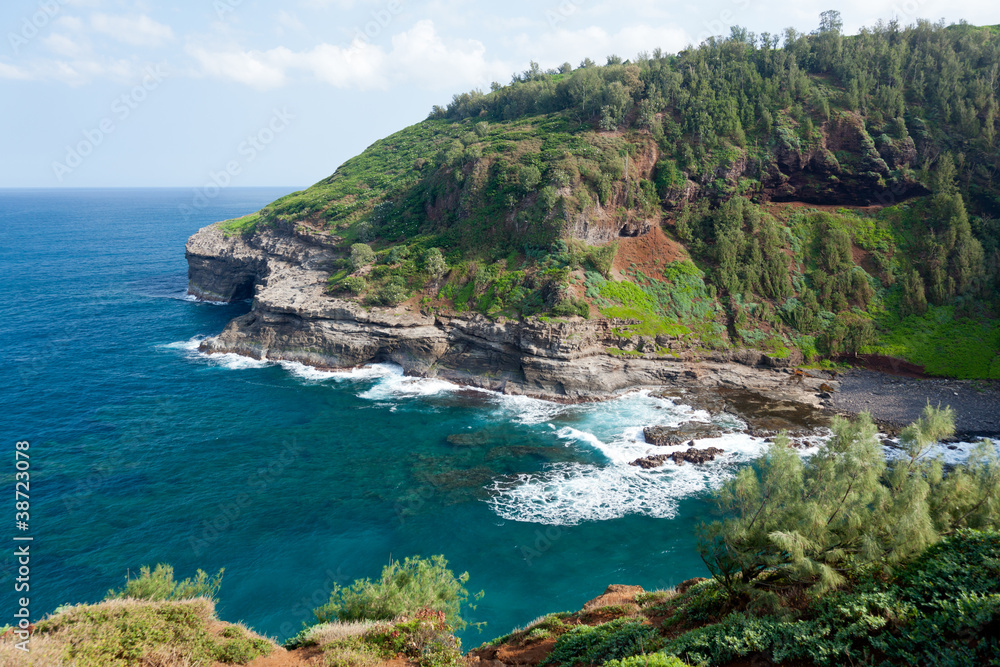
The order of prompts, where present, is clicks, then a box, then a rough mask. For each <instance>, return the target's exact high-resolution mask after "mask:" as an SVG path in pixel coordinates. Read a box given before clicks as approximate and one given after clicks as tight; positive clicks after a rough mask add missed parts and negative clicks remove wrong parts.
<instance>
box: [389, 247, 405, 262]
mask: <svg viewBox="0 0 1000 667" xmlns="http://www.w3.org/2000/svg"><path fill="white" fill-rule="evenodd" d="M409 256H410V249H409V248H407V247H406V246H405V245H394V246H392V247H391V248H390V249H389V254H388V255H386V258H385V259H386V261H387V262H388V263H389V264H399V263H400V262H402V261H404V260H405V259H406V258H407V257H409Z"/></svg>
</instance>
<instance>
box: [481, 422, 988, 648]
mask: <svg viewBox="0 0 1000 667" xmlns="http://www.w3.org/2000/svg"><path fill="white" fill-rule="evenodd" d="M833 430H834V436H833V438H831V439H830V441H829V442H828V443H826V444H825V445H824V446H822V447H821V448H820V451H819V453H818V454H816V455H815V456H813V457H811V458H810V459H808V460H804V459H803V458H802V457H801V456H800V454H798V453H797V452H795V451H794V450H793V449H792V448H791V447H789V446H788V444H787V442H786V441H784V440H783V439H782V438H779V439H777V440H776V441H775V443H774V444H773V445H772V446H771V447H770V450H769V451H768V453H767V454H766V455H765V457H764V458H762V459H761V460H760V461H758V462H757V463H755V464H754V465H752V466H750V467H747V468H745V469H743V470H742V471H741V472H740V474H739V475H738V476H737V477H736V478H735V479H733V480H731V481H730V482H728V483H727V484H726V485H725V486H724V487H723V488H722V489H721V490H720V491H719V492H718V494H717V495H716V502H717V506H718V509H719V512H720V514H721V518H720V520H718V521H716V522H714V523H711V524H708V525H705V526H703V528H702V531H701V553H702V557H703V559H704V560H705V563H706V565H707V566H708V568H709V570H710V571H711V572H712V575H713V578H712V579H710V580H702V581H700V582H697V583H695V582H689V583H687V584H685V586H683V587H682V588H684V591H683V592H682V593H678V592H677V591H663V592H656V593H649V594H642V595H639V596H633V599H632V600H631V601H629V602H627V603H625V604H617V605H614V606H611V607H604V608H595V609H590V610H589V611H585V612H581V613H577V614H555V615H551V616H548V617H545V618H543V619H540V620H539V621H537V622H535V623H533V624H531V625H530V626H528V627H527V628H525V629H524V630H519V631H516V632H515V633H512V634H511V635H508V636H505V637H501V638H498V639H496V640H494V641H493V642H492V643H491V645H492V646H493V647H496V646H500V645H504V646H506V647H508V649H514V650H519V649H520V650H523V649H525V648H526V647H530V646H533V645H538V644H539V642H544V641H551V640H552V639H553V638H555V639H556V641H555V642H554V643H553V644H552V646H551V650H550V652H549V653H548V654H547V657H546V658H545V660H544V661H543V662H542V663H541V664H546V665H549V664H551V665H567V666H570V665H599V664H605V665H613V666H614V667H625V666H627V667H639V666H640V665H655V666H658V667H660V666H662V667H668V666H673V665H679V664H681V662H680V661H681V660H683V661H685V662H687V663H689V664H692V665H728V664H731V663H738V664H747V663H746V662H740V661H760V662H761V663H762V664H788V665H793V664H794V665H798V666H813V665H815V666H817V667H827V666H829V667H833V666H837V665H844V664H850V665H948V666H960V665H961V666H968V667H974V666H977V667H978V666H982V665H997V664H1000V634H998V633H997V630H996V628H997V627H998V624H1000V578H998V575H1000V532H997V531H998V529H1000V487H998V482H1000V463H998V461H997V458H996V449H995V447H994V446H993V445H992V444H989V445H985V444H984V445H983V446H981V447H980V448H979V449H978V450H977V451H976V453H975V454H974V455H973V456H972V458H970V460H969V461H968V462H967V463H965V464H962V465H960V466H957V467H956V468H954V469H953V470H950V471H948V472H947V474H945V472H944V469H943V464H942V462H941V461H940V460H939V459H937V458H936V457H933V456H930V455H929V451H930V448H931V446H932V445H933V444H935V443H936V442H937V441H938V440H939V439H940V438H943V437H947V436H948V435H949V434H950V433H951V431H952V430H953V415H952V414H951V412H950V411H949V410H947V409H934V408H930V407H928V408H927V410H926V411H925V413H924V416H923V417H922V418H921V419H920V420H919V421H918V422H917V423H916V424H914V425H912V426H911V427H909V428H908V429H907V430H906V431H905V432H904V434H903V437H902V441H903V443H904V450H903V451H902V452H901V453H900V455H899V456H897V457H893V458H891V459H890V460H889V461H886V459H885V457H884V454H883V451H882V448H881V446H880V445H879V443H878V441H877V439H876V437H875V436H876V431H875V429H874V428H873V427H872V424H871V421H870V420H869V419H868V418H867V416H862V417H861V418H860V419H859V420H858V421H856V422H853V423H852V422H847V421H843V420H841V421H838V422H836V423H835V424H834V427H833ZM692 584H693V585H692ZM489 649H490V646H489V645H488V646H485V647H483V648H481V649H480V651H481V652H483V654H484V655H487V656H488V655H490V653H489Z"/></svg>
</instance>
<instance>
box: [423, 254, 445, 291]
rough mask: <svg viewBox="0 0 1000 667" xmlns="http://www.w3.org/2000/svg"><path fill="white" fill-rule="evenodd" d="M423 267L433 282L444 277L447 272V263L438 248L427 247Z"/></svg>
mask: <svg viewBox="0 0 1000 667" xmlns="http://www.w3.org/2000/svg"><path fill="white" fill-rule="evenodd" d="M424 268H425V269H426V270H427V274H428V275H429V276H430V278H431V281H432V282H434V283H437V282H439V281H440V280H441V279H442V278H444V274H445V273H447V272H448V264H447V263H446V262H445V261H444V256H443V255H442V254H441V250H440V249H438V248H428V249H427V252H425V253H424Z"/></svg>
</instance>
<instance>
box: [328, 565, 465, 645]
mask: <svg viewBox="0 0 1000 667" xmlns="http://www.w3.org/2000/svg"><path fill="white" fill-rule="evenodd" d="M468 580H469V574H468V573H464V574H462V575H461V576H458V577H456V576H455V575H454V574H453V573H452V572H451V570H449V569H448V561H446V560H445V559H444V556H431V557H430V558H421V557H419V556H414V557H409V558H406V559H405V560H404V561H403V562H402V563H400V562H399V561H392V562H391V563H389V564H388V565H386V566H385V567H384V568H383V569H382V576H381V577H380V578H379V579H378V580H377V581H372V580H371V579H361V580H358V581H355V582H354V583H353V584H351V585H350V586H348V587H346V588H343V587H340V586H335V587H334V589H333V591H332V592H331V594H330V601H329V602H327V603H326V604H325V605H323V606H322V607H318V608H317V609H315V610H313V613H314V614H315V616H316V620H317V621H319V622H320V623H328V622H331V621H333V620H335V619H337V620H340V621H359V620H371V621H381V620H392V619H394V618H396V617H397V616H403V615H406V616H414V615H416V613H417V612H418V611H420V610H421V609H431V610H434V611H441V612H444V614H445V619H446V620H447V622H448V623H449V624H450V625H452V626H453V627H458V628H462V627H464V626H465V622H464V621H463V620H462V618H461V616H460V612H461V608H462V605H463V604H465V603H466V602H467V601H468V598H469V593H468V591H467V590H466V589H465V586H464V584H465V582H466V581H468Z"/></svg>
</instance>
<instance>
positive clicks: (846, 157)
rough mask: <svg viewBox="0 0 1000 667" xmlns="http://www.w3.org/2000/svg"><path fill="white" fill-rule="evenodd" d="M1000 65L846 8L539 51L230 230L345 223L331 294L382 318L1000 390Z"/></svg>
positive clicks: (965, 39) (955, 41) (332, 230)
mask: <svg viewBox="0 0 1000 667" xmlns="http://www.w3.org/2000/svg"><path fill="white" fill-rule="evenodd" d="M998 78H1000V34H998V30H997V27H996V26H992V27H975V26H971V25H968V24H959V25H952V26H947V27H946V26H944V25H943V24H932V23H928V22H925V21H921V22H918V23H917V24H915V25H913V26H909V27H903V26H901V25H899V24H898V23H896V22H889V23H879V24H877V25H875V26H873V27H871V28H868V29H865V30H863V31H862V32H861V34H859V35H856V36H844V35H842V34H841V30H840V20H839V15H838V14H837V13H836V12H826V13H824V14H823V15H822V17H821V26H820V28H819V29H818V30H816V31H815V32H813V33H811V34H801V33H797V32H796V31H794V30H792V29H789V30H786V31H784V32H783V33H782V34H780V35H777V34H776V35H771V34H767V33H765V34H761V35H755V34H752V33H749V32H747V31H746V30H744V29H741V28H734V29H733V30H732V34H731V35H730V36H729V37H728V38H725V39H710V40H708V41H706V42H705V43H703V44H702V45H701V46H699V47H697V48H690V49H688V50H685V51H683V52H681V53H679V54H665V53H661V52H659V51H654V52H653V53H652V54H648V53H643V54H640V55H639V56H638V57H636V58H635V59H633V60H625V61H623V60H622V59H621V58H619V57H617V56H611V57H609V58H608V61H607V64H606V65H603V66H598V65H595V64H594V63H592V62H590V61H584V62H583V63H581V64H580V66H579V67H576V68H574V67H572V66H571V65H570V64H569V63H567V64H565V65H563V66H562V67H560V68H559V69H558V71H556V70H551V71H542V70H541V69H540V68H539V67H538V66H537V65H536V64H534V63H533V64H532V66H531V68H530V69H529V70H527V71H525V72H523V73H521V74H518V75H515V76H514V77H513V80H512V81H511V83H510V84H508V85H500V84H493V86H492V89H491V91H490V92H482V91H472V92H470V93H465V94H461V95H456V96H455V97H454V99H453V101H452V102H451V104H449V105H448V106H447V107H435V108H434V109H433V110H432V112H431V114H430V116H429V118H428V119H427V120H425V121H423V122H421V123H419V124H417V125H414V126H412V127H409V128H407V129H405V130H403V131H401V132H398V133H396V134H394V135H392V136H390V137H388V138H386V139H383V140H381V141H379V142H376V143H375V144H373V145H372V146H371V147H370V148H368V149H367V150H366V151H365V152H364V153H362V154H361V155H359V156H357V157H355V158H352V159H351V160H348V161H347V162H346V163H344V164H343V165H342V166H341V167H340V168H339V169H337V171H336V173H334V174H333V175H332V176H330V177H329V178H327V179H326V180H324V181H321V182H320V183H318V184H316V185H315V186H313V187H311V188H309V189H308V190H305V191H303V192H298V193H295V194H292V195H289V196H287V197H284V198H282V199H280V200H278V201H277V202H274V203H273V204H271V205H270V206H268V207H266V208H265V209H264V210H262V211H261V212H260V213H258V214H255V215H253V216H249V217H247V218H243V219H240V220H234V221H230V222H228V223H227V229H228V230H229V231H230V232H231V233H237V232H242V233H251V232H252V231H253V230H254V229H256V228H258V227H259V226H264V225H290V224H292V225H302V226H307V227H309V228H311V229H313V230H321V231H324V232H326V233H329V234H330V235H332V236H335V237H336V238H337V241H338V244H339V245H340V246H341V247H342V248H343V251H344V252H343V261H342V265H341V266H339V267H335V270H334V271H332V275H331V278H330V290H331V292H332V293H335V294H337V295H338V296H341V297H344V298H355V299H359V300H362V301H364V302H365V303H367V304H369V305H372V306H397V305H399V304H402V303H406V304H407V307H412V308H421V309H424V310H425V311H439V312H464V311H478V312H482V313H484V314H486V315H489V316H507V317H525V316H531V315H540V316H548V317H575V316H582V317H607V318H620V319H621V322H620V331H621V335H622V339H623V344H622V346H621V348H620V349H616V348H612V349H610V350H609V351H610V352H612V353H616V354H634V353H635V351H634V347H635V345H634V344H627V343H628V341H629V340H632V341H633V342H634V340H636V338H635V337H637V336H638V337H642V336H648V335H653V336H655V335H656V334H657V333H671V334H683V335H684V336H685V340H687V341H688V343H689V345H690V346H691V347H692V348H694V349H698V348H710V349H730V348H734V347H752V348H755V349H760V350H763V351H766V352H769V353H770V354H772V355H777V356H779V357H780V356H786V357H789V356H792V357H794V358H795V359H796V360H797V359H798V354H799V353H800V352H801V354H802V356H803V358H804V360H805V361H814V360H818V359H820V358H821V357H826V356H829V357H833V356H837V355H842V354H854V353H858V352H863V353H877V354H885V355H889V356H893V357H898V358H904V359H906V360H908V361H911V362H914V363H917V364H919V365H921V366H924V367H925V368H926V370H927V372H929V373H931V374H939V375H951V376H957V377H964V378H987V377H989V378H1000V356H998V354H997V353H998V351H1000V328H998V327H997V326H996V314H997V306H998V303H997V296H996V295H997V293H998V289H997V288H998V286H1000V238H998V230H1000V223H998V221H997V218H998V217H1000V184H998V182H997V180H998V179H997V175H998V168H1000V152H998V150H997V141H996V140H997V129H998V122H997V119H998V115H1000V105H998V101H997V85H998ZM358 244H364V245H363V246H362V245H358ZM368 248H371V249H372V250H373V251H374V252H373V253H371V254H369V253H368ZM434 249H440V251H441V253H442V255H439V254H438V253H437V251H436V250H434ZM442 259H443V260H444V261H443V262H442ZM640 347H641V343H640ZM630 350H631V351H630Z"/></svg>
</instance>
